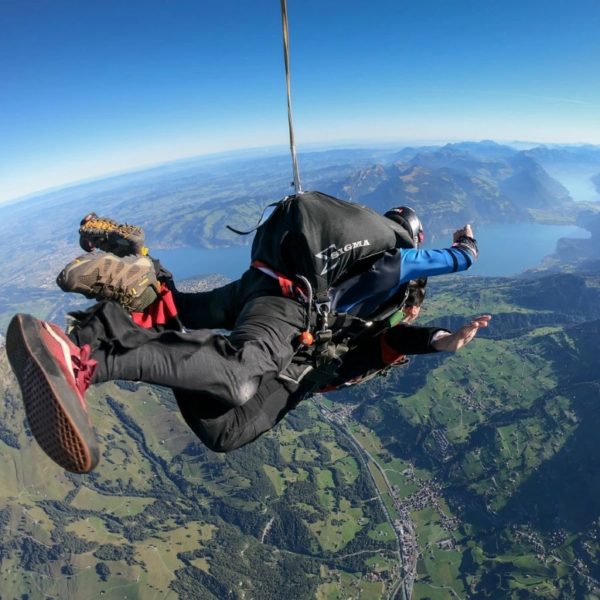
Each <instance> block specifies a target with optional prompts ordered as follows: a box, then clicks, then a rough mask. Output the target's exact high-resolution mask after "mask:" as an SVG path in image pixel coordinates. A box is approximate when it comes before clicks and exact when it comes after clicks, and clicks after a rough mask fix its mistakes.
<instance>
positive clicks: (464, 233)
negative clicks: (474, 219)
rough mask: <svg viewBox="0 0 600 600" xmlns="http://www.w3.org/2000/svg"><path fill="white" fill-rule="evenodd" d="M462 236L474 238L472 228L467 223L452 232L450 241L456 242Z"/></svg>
mask: <svg viewBox="0 0 600 600" xmlns="http://www.w3.org/2000/svg"><path fill="white" fill-rule="evenodd" d="M463 236H466V237H470V238H473V239H475V236H474V235H473V229H472V228H471V225H469V224H468V223H467V224H466V225H465V226H464V227H463V228H462V229H457V230H456V231H455V232H454V234H453V235H452V241H453V242H458V240H459V239H460V238H461V237H463Z"/></svg>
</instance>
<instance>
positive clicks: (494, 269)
mask: <svg viewBox="0 0 600 600" xmlns="http://www.w3.org/2000/svg"><path fill="white" fill-rule="evenodd" d="M474 235H475V237H476V238H477V243H478V245H479V259H478V260H477V262H476V263H475V265H473V267H472V268H471V269H470V270H469V274H470V275H478V276H487V277H497V276H503V275H517V274H518V273H522V272H523V271H525V270H527V269H531V268H533V267H537V266H538V265H539V264H540V262H541V260H542V259H543V258H544V257H546V256H548V255H549V254H553V253H554V251H555V250H556V242H557V241H558V239H559V238H589V237H590V232H589V231H586V230H585V229H582V228H580V227H575V226H573V225H538V224H519V225H489V226H484V227H479V228H476V230H475V231H474Z"/></svg>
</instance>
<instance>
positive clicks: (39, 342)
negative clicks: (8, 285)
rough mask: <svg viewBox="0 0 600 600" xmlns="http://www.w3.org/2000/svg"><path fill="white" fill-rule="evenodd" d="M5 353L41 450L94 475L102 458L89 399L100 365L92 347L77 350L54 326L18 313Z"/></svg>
mask: <svg viewBox="0 0 600 600" xmlns="http://www.w3.org/2000/svg"><path fill="white" fill-rule="evenodd" d="M6 352H7V355H8V359H9V361H10V364H11V366H12V369H13V371H14V373H15V375H16V377H17V380H18V382H19V386H20V388H21V393H22V395H23V402H24V404H25V413H26V415H27V421H28V423H29V427H30V428H31V432H32V433H33V436H34V437H35V439H36V440H37V442H38V444H39V445H40V446H41V447H42V450H44V452H45V453H46V454H47V455H48V456H49V457H50V458H51V459H52V460H53V461H54V462H56V463H57V464H59V465H60V466H61V467H62V468H63V469H66V470H67V471H72V472H73V473H89V472H90V471H91V470H92V469H94V467H95V466H96V465H97V464H98V460H99V458H100V449H99V446H98V441H97V440H96V436H95V434H94V430H93V428H92V423H91V421H90V418H89V415H88V412H87V405H86V403H85V399H84V394H85V391H86V389H87V388H88V387H89V385H90V382H91V379H92V376H93V374H94V370H95V368H96V364H97V363H96V361H95V360H92V359H91V358H90V347H89V346H84V347H82V348H78V347H77V346H75V344H73V342H71V340H69V338H68V337H67V336H66V334H65V333H64V332H63V331H61V329H60V328H59V327H58V326H57V325H54V324H53V323H48V322H46V321H40V320H38V319H36V318H35V317H32V316H31V315H25V314H18V315H15V316H14V317H13V318H12V320H11V322H10V324H9V326H8V331H7V333H6Z"/></svg>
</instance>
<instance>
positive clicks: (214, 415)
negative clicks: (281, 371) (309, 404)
mask: <svg viewBox="0 0 600 600" xmlns="http://www.w3.org/2000/svg"><path fill="white" fill-rule="evenodd" d="M297 387H298V386H297V385H296V384H292V383H289V382H282V381H279V380H278V379H270V380H268V381H265V382H263V384H262V385H261V386H260V388H259V389H258V392H257V393H256V394H255V395H254V396H253V397H252V398H251V399H250V400H249V401H248V402H246V404H243V405H242V406H236V407H235V408H226V407H223V406H222V405H221V406H218V405H215V403H214V402H210V400H209V399H207V398H206V397H205V396H204V395H203V394H202V393H198V392H186V391H184V390H174V392H175V398H176V399H177V404H178V405H179V409H180V410H181V414H182V416H183V418H184V419H185V422H186V423H187V424H188V425H189V427H190V428H191V429H192V431H193V432H194V433H195V434H196V435H197V436H198V437H199V438H200V439H201V440H202V441H203V442H204V444H205V445H206V446H208V448H210V449H211V450H214V451H215V452H230V451H231V450H235V449H237V448H239V447H241V446H244V445H245V444H248V443H250V442H253V441H254V440H255V439H256V438H258V437H259V436H261V435H262V434H263V433H265V432H266V431H269V430H270V429H272V428H273V427H274V426H275V425H276V424H277V423H279V421H281V419H283V417H284V416H285V415H286V414H287V413H288V412H289V411H290V410H292V409H294V408H295V407H296V406H297V405H298V403H299V402H300V401H301V400H302V399H303V398H304V397H305V395H304V394H302V393H300V392H297V391H296V388H297Z"/></svg>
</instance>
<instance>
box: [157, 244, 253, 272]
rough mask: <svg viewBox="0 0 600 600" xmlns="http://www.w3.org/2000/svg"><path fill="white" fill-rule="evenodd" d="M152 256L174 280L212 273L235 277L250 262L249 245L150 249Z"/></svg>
mask: <svg viewBox="0 0 600 600" xmlns="http://www.w3.org/2000/svg"><path fill="white" fill-rule="evenodd" d="M152 256H154V257H155V258H159V259H160V261H161V262H162V264H163V265H164V266H165V268H167V269H169V270H170V271H171V272H172V273H173V275H174V276H175V279H176V280H177V279H188V278H190V277H197V276H199V275H210V274H212V273H217V274H219V275H225V276H226V277H228V278H229V279H237V278H238V277H239V276H240V275H241V274H242V273H243V272H244V271H245V270H246V269H247V268H248V265H249V264H250V246H232V247H231V248H215V249H206V248H173V249H172V250H152Z"/></svg>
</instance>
